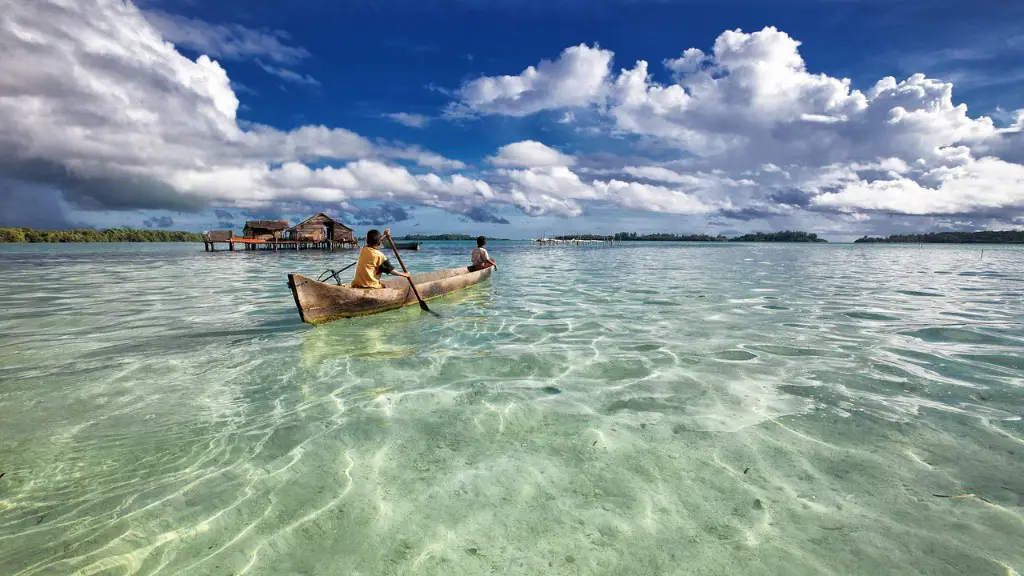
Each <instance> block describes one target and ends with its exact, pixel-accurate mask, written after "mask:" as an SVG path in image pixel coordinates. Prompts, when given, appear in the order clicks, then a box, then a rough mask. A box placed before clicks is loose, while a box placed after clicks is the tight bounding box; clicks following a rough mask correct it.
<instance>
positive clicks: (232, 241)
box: [228, 238, 235, 252]
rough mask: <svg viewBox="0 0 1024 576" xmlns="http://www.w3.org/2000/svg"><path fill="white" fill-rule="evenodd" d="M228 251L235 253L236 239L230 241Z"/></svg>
mask: <svg viewBox="0 0 1024 576" xmlns="http://www.w3.org/2000/svg"><path fill="white" fill-rule="evenodd" d="M228 250H230V251H231V252H234V251H235V240H234V238H232V239H231V240H228Z"/></svg>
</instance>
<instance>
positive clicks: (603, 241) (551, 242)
mask: <svg viewBox="0 0 1024 576" xmlns="http://www.w3.org/2000/svg"><path fill="white" fill-rule="evenodd" d="M531 242H532V243H533V244H537V245H539V246H586V245H591V244H600V245H608V246H614V245H615V241H614V238H613V237H611V236H609V237H607V238H580V237H573V236H557V237H555V238H547V237H545V236H542V237H540V238H534V239H533V240H531Z"/></svg>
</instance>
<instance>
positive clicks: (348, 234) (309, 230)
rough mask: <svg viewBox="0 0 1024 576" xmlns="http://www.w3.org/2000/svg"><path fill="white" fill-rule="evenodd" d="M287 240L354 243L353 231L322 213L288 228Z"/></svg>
mask: <svg viewBox="0 0 1024 576" xmlns="http://www.w3.org/2000/svg"><path fill="white" fill-rule="evenodd" d="M288 238H289V239H291V240H298V241H300V242H326V241H331V242H342V243H351V244H355V243H356V237H355V231H354V230H352V229H351V228H349V227H348V226H345V225H344V224H342V223H341V222H338V221H337V220H335V219H334V218H331V217H330V216H328V215H327V214H324V213H323V212H320V213H319V214H316V215H315V216H311V217H310V218H307V219H306V220H304V221H302V222H300V223H298V224H296V225H295V226H292V227H291V228H289V229H288Z"/></svg>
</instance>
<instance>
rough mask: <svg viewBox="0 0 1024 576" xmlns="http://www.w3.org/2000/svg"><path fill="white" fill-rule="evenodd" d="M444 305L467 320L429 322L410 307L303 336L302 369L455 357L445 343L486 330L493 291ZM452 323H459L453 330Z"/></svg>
mask: <svg viewBox="0 0 1024 576" xmlns="http://www.w3.org/2000/svg"><path fill="white" fill-rule="evenodd" d="M444 302H445V307H446V308H447V307H449V306H451V309H455V308H456V307H458V311H459V312H461V313H464V315H458V314H448V313H445V314H444V321H443V322H428V323H424V322H423V316H422V313H421V312H420V311H419V309H417V308H416V307H413V306H409V307H406V308H403V309H401V310H395V311H393V312H391V313H390V314H388V315H387V316H386V317H385V316H379V315H374V316H368V317H365V318H352V319H351V320H349V321H347V322H333V323H329V324H327V325H324V326H321V327H320V328H318V329H317V330H306V331H303V333H302V334H301V339H302V344H301V354H302V365H303V366H304V367H306V368H307V369H319V368H317V367H318V366H320V365H321V364H322V363H324V362H331V361H337V360H342V361H350V360H359V361H369V362H390V361H393V360H395V359H399V358H412V357H417V356H423V355H427V356H438V355H451V354H452V352H451V351H450V350H448V349H449V348H450V346H451V345H450V344H449V343H445V341H446V340H447V335H449V334H450V332H451V330H453V329H454V330H457V331H459V332H461V333H465V332H466V331H467V330H469V331H476V330H478V329H479V330H487V327H486V326H487V323H488V321H489V318H488V317H487V316H485V315H484V314H483V309H485V308H490V307H491V306H493V305H494V302H492V301H491V294H490V292H489V291H488V290H463V291H461V292H456V293H454V294H450V295H448V296H447V297H445V299H444ZM452 323H457V324H455V326H454V327H452V326H451V324H452ZM476 326H479V328H476ZM492 329H493V328H492Z"/></svg>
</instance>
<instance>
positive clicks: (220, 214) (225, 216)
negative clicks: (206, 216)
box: [213, 208, 235, 220]
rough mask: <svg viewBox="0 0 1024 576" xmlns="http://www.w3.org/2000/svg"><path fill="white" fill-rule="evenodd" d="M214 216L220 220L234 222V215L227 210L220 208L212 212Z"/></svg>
mask: <svg viewBox="0 0 1024 576" xmlns="http://www.w3.org/2000/svg"><path fill="white" fill-rule="evenodd" d="M213 213H214V215H216V216H217V218H220V219H221V220H234V218H235V215H234V214H232V213H231V212H228V211H227V210H221V209H220V208H218V209H216V210H214V211H213Z"/></svg>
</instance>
